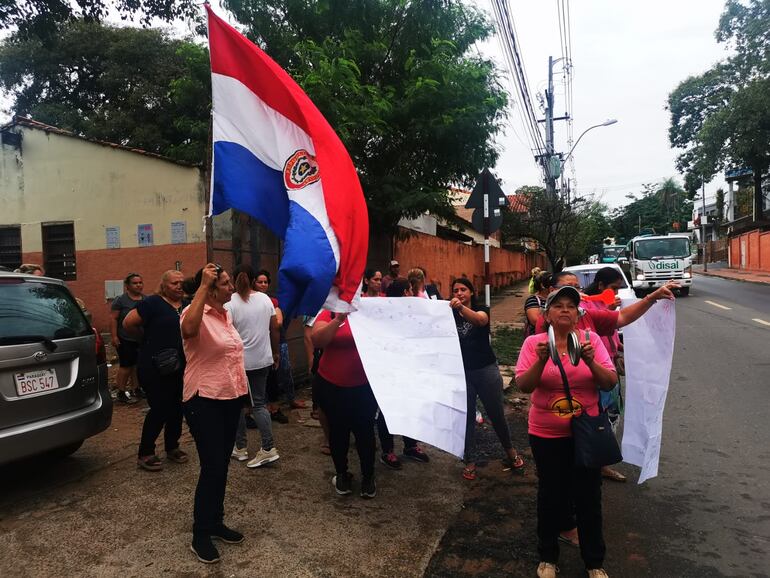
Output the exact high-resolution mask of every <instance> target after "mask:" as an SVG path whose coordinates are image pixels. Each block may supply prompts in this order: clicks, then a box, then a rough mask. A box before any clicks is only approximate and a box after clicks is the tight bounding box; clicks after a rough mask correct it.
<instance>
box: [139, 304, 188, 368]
mask: <svg viewBox="0 0 770 578" xmlns="http://www.w3.org/2000/svg"><path fill="white" fill-rule="evenodd" d="M136 311H137V313H139V316H140V317H141V318H142V325H143V327H144V341H143V342H142V347H141V349H140V350H139V361H138V365H139V366H140V367H143V368H146V369H154V365H153V363H152V357H153V356H154V355H157V353H158V352H159V351H161V350H163V349H176V350H178V351H179V354H180V357H181V358H182V359H184V350H183V349H182V329H181V327H180V325H179V315H180V314H181V313H182V308H181V307H180V308H179V310H178V311H177V310H176V309H174V307H173V306H172V305H170V304H169V303H168V301H166V300H165V299H163V297H161V296H160V295H151V296H150V297H147V299H145V300H144V301H140V302H139V303H137V305H136Z"/></svg>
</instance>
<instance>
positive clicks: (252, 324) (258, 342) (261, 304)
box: [225, 292, 275, 371]
mask: <svg viewBox="0 0 770 578" xmlns="http://www.w3.org/2000/svg"><path fill="white" fill-rule="evenodd" d="M225 309H227V310H228V311H229V312H230V315H231V316H232V318H233V325H234V326H235V329H237V330H238V333H239V334H240V336H241V339H242V340H243V360H244V365H245V366H246V370H248V371H251V370H252V369H262V368H263V367H267V366H269V365H273V349H272V347H271V346H270V318H271V317H272V316H273V315H275V307H273V303H272V302H271V301H270V297H268V296H267V295H266V294H265V293H257V292H254V293H251V294H250V295H249V300H248V301H244V300H243V299H241V296H240V295H238V294H237V293H233V296H232V298H231V299H230V301H229V302H228V303H225Z"/></svg>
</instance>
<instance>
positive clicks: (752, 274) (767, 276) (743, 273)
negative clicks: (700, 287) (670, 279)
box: [692, 263, 770, 284]
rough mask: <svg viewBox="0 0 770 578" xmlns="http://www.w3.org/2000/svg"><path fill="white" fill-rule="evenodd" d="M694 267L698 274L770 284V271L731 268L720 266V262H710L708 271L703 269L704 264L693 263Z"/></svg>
mask: <svg viewBox="0 0 770 578" xmlns="http://www.w3.org/2000/svg"><path fill="white" fill-rule="evenodd" d="M712 265H716V267H712ZM692 269H693V272H694V273H696V274H697V275H705V276H707V277H720V278H722V279H731V280H733V281H746V282H748V283H765V284H770V273H765V272H763V271H750V270H746V269H730V268H728V267H725V266H720V265H719V264H718V263H709V270H708V271H707V272H706V271H704V270H703V265H693V267H692Z"/></svg>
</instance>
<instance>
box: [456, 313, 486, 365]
mask: <svg viewBox="0 0 770 578" xmlns="http://www.w3.org/2000/svg"><path fill="white" fill-rule="evenodd" d="M473 310H474V311H483V312H484V313H486V314H487V315H489V309H488V308H487V307H484V306H477V307H475V308H473ZM452 313H454V316H455V325H457V335H458V336H459V337H460V350H461V351H462V354H463V365H464V366H465V371H468V370H472V369H481V368H482V367H486V366H487V365H490V364H492V363H496V362H497V358H496V357H495V352H494V351H492V344H491V343H490V341H489V323H487V324H486V325H484V326H483V327H477V326H475V325H473V324H472V323H471V322H470V321H467V320H465V319H463V318H462V316H461V315H460V314H459V313H458V312H457V311H455V310H454V309H453V310H452Z"/></svg>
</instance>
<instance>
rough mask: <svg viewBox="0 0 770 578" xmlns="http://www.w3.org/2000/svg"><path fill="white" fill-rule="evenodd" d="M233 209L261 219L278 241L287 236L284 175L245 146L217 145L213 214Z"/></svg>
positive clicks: (287, 199)
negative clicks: (279, 238)
mask: <svg viewBox="0 0 770 578" xmlns="http://www.w3.org/2000/svg"><path fill="white" fill-rule="evenodd" d="M231 207H232V208H233V209H237V210H238V211H242V212H244V213H247V214H249V215H251V216H252V217H254V218H256V219H258V220H259V221H260V222H261V223H262V224H263V225H265V226H266V227H268V228H269V229H270V230H271V231H272V232H273V233H275V234H276V235H277V236H278V237H281V238H283V236H284V235H285V233H286V227H287V226H288V224H289V197H288V196H287V194H286V189H285V188H284V184H283V173H282V172H281V171H277V170H275V169H272V168H270V167H268V166H267V165H266V164H265V163H263V162H262V161H260V160H259V159H258V158H257V157H256V156H255V155H254V153H252V152H251V151H250V150H248V149H247V148H245V147H243V146H242V145H239V144H236V143H233V142H227V141H217V142H215V143H214V182H213V192H212V213H213V214H215V215H218V214H219V213H223V212H224V211H226V210H227V209H229V208H231ZM314 220H315V219H314ZM319 227H320V225H319ZM324 238H325V236H324ZM327 245H328V241H327ZM330 250H331V249H330ZM327 291H328V286H327Z"/></svg>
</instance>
